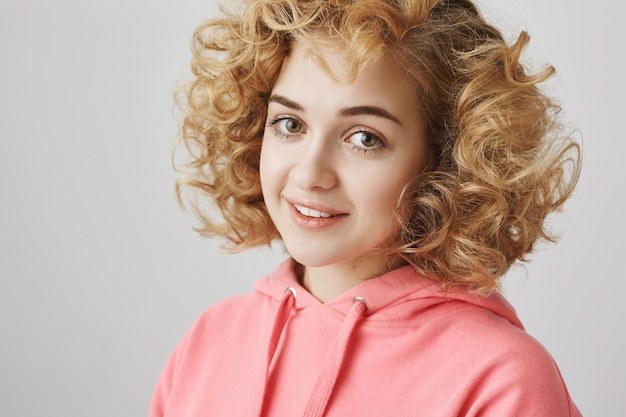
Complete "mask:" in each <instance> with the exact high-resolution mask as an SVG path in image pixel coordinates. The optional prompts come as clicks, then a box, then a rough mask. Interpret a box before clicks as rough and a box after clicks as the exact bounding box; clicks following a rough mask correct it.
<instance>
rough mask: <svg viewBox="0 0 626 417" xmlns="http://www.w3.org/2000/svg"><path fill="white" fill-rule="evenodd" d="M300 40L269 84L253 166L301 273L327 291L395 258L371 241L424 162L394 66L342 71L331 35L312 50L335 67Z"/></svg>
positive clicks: (412, 110)
mask: <svg viewBox="0 0 626 417" xmlns="http://www.w3.org/2000/svg"><path fill="white" fill-rule="evenodd" d="M309 46H310V43H309V41H296V42H294V44H293V45H292V50H291V53H290V55H289V56H288V57H287V58H286V59H285V61H284V63H283V66H282V69H281V72H280V75H279V77H278V79H277V81H276V84H275V86H274V89H273V90H272V95H271V98H270V100H269V105H268V116H267V125H266V128H265V133H264V137H263V146H262V151H261V167H260V174H261V185H262V189H263V196H264V199H265V203H266V205H267V209H268V211H269V214H270V216H271V218H272V221H273V222H274V223H275V225H276V227H277V229H278V231H279V232H280V235H281V237H282V239H283V242H284V244H285V247H286V248H287V251H288V252H289V254H290V255H291V256H292V257H293V258H294V259H295V260H296V261H297V262H298V263H300V264H301V265H303V270H302V276H301V281H302V282H303V284H304V286H305V287H306V288H307V289H308V290H309V291H310V292H311V293H312V294H313V295H315V296H316V297H317V298H318V299H320V300H321V301H327V300H330V299H332V298H334V297H335V296H337V295H339V294H341V293H342V292H343V291H345V290H347V289H348V288H350V287H352V286H354V285H356V284H358V283H359V282H361V281H363V280H366V279H368V278H371V277H374V276H377V275H380V274H381V273H384V272H386V271H388V270H389V269H391V268H394V267H397V266H398V262H394V261H393V260H389V259H387V257H385V256H384V255H382V254H381V253H380V252H377V249H380V248H384V247H386V246H387V245H388V244H389V242H390V241H391V239H392V238H393V237H394V235H395V234H396V233H397V227H396V226H394V221H393V211H394V209H395V207H396V206H397V201H398V197H399V196H400V194H401V192H402V190H403V188H404V186H405V185H406V184H407V182H408V181H410V180H411V179H412V178H414V177H415V176H416V175H417V174H419V173H420V172H422V170H423V169H424V168H425V167H426V165H427V163H428V149H427V145H426V139H425V137H424V130H425V129H424V121H423V115H422V113H421V111H420V109H419V107H418V100H417V96H416V93H415V92H414V89H412V88H411V83H410V82H409V81H408V80H407V79H406V75H405V73H404V72H403V71H402V70H401V68H400V67H399V66H397V65H396V64H395V63H394V62H392V61H391V60H389V59H387V58H386V57H383V58H381V59H380V60H378V61H375V62H373V63H370V64H368V65H367V66H365V67H364V68H363V69H362V70H361V71H360V72H359V73H358V75H357V77H356V79H354V80H353V81H350V82H347V81H342V80H345V77H342V75H345V73H346V71H347V68H346V61H345V58H344V57H343V56H342V54H341V53H340V52H333V51H332V49H331V48H328V46H332V43H330V44H325V47H323V48H322V50H321V57H322V58H323V59H324V60H325V61H326V62H327V63H328V66H329V68H332V70H333V73H334V75H336V77H333V76H331V75H330V74H329V73H328V72H327V71H326V70H324V69H323V68H322V67H320V65H318V63H317V61H316V60H314V59H313V58H312V57H311V56H310V55H309V54H308V53H307V48H308V47H309ZM316 46H318V47H319V46H320V44H319V43H317V44H316ZM298 208H299V209H300V210H298ZM329 215H330V217H329Z"/></svg>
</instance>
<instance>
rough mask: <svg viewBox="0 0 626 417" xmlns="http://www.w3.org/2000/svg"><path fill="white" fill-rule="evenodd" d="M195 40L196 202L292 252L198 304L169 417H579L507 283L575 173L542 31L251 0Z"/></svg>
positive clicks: (472, 12)
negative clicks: (534, 69) (526, 57)
mask: <svg viewBox="0 0 626 417" xmlns="http://www.w3.org/2000/svg"><path fill="white" fill-rule="evenodd" d="M195 41H196V42H195V48H194V62H193V70H194V74H195V76H196V77H195V80H194V81H193V83H192V84H191V85H190V86H189V89H188V94H187V101H188V112H187V115H186V119H185V122H184V126H183V130H182V135H183V141H184V143H185V144H186V146H187V149H188V150H189V155H190V160H189V162H188V164H187V165H186V167H185V169H184V173H183V176H182V177H181V179H180V181H179V193H180V196H181V199H182V200H183V201H184V202H191V203H192V204H191V206H192V208H195V212H196V214H197V215H198V218H199V219H200V221H201V225H200V227H199V229H200V232H201V233H203V234H206V235H218V236H222V237H225V238H226V239H227V240H228V241H229V242H230V243H231V248H232V249H234V250H242V249H245V248H249V247H254V246H259V245H266V244H270V243H271V242H273V241H276V240H280V241H281V242H282V244H283V245H284V247H285V249H286V251H287V252H288V254H289V259H288V260H286V261H285V262H284V263H283V264H282V265H280V266H279V267H278V269H277V270H276V271H275V272H274V273H272V274H271V275H269V276H267V277H265V278H263V279H261V280H260V281H259V282H258V284H257V286H256V291H255V292H254V293H253V294H249V295H244V296H240V297H236V298H233V299H229V300H225V301H223V302H220V303H218V304H216V305H214V306H212V307H210V308H209V309H208V310H206V311H205V312H204V313H203V314H202V315H201V316H200V318H199V319H198V320H197V322H196V323H195V324H194V325H193V326H192V327H191V329H190V330H189V331H188V332H187V334H186V335H185V337H184V338H183V340H182V341H181V342H180V343H179V345H178V346H177V347H176V349H175V351H174V353H173V355H172V357H171V359H170V361H169V362H168V364H167V366H166V368H165V369H164V371H163V374H162V376H161V378H160V379H159V381H158V384H157V387H156V390H155V394H154V398H153V403H152V407H151V411H150V416H151V417H157V416H176V417H180V416H186V417H193V416H226V415H228V416H253V415H256V416H306V417H312V416H428V417H435V416H497V417H501V416H510V415H515V416H533V417H537V416H550V417H556V416H578V415H580V413H579V412H578V410H577V409H576V406H575V405H574V404H573V402H572V400H571V399H570V397H569V395H568V392H567V389H566V387H565V384H564V382H563V380H562V378H561V376H560V374H559V371H558V368H557V366H556V365H555V363H554V361H553V359H552V358H551V357H550V355H549V354H548V353H547V352H546V350H545V349H544V348H543V347H542V346H541V345H540V344H539V343H538V342H537V341H535V340H534V339H533V338H532V337H531V336H529V335H528V334H526V333H525V332H524V329H523V326H522V324H521V323H520V321H519V319H518V318H517V316H516V315H515V312H514V310H513V308H512V307H511V306H510V305H509V304H508V303H507V302H506V301H505V300H504V298H503V297H502V296H501V295H500V294H499V293H498V283H499V278H500V277H502V276H503V274H504V273H505V272H506V271H507V269H508V268H509V267H510V265H511V264H512V263H513V262H515V261H516V260H523V259H524V256H525V255H526V254H527V253H528V252H529V251H531V249H532V247H533V244H534V242H535V241H536V240H537V239H540V238H548V239H549V238H550V236H548V234H547V233H546V230H545V228H544V219H545V218H546V216H547V215H548V214H549V213H551V212H552V211H554V210H555V209H557V208H559V207H560V206H561V205H562V204H563V203H564V201H565V200H566V199H567V198H568V197H569V195H570V194H571V192H572V189H573V187H574V184H575V182H576V178H577V172H578V146H577V145H576V144H575V143H574V142H573V141H572V140H571V139H570V138H568V137H567V136H566V135H565V136H563V135H560V130H559V125H558V121H557V120H556V119H555V115H556V113H557V111H558V108H557V107H556V106H555V105H554V103H553V102H552V101H551V100H550V99H549V98H548V97H546V96H545V95H544V94H542V92H541V91H540V90H539V89H538V87H537V84H538V83H540V82H542V81H544V80H545V79H547V78H548V77H549V76H550V75H551V74H552V72H553V69H552V68H548V69H546V70H545V71H543V72H541V73H538V74H529V73H527V71H526V70H525V69H524V68H523V67H522V66H521V65H520V64H519V59H520V55H521V52H522V49H523V47H524V45H525V44H526V43H527V41H528V37H527V35H526V34H524V33H523V34H521V35H520V37H519V39H518V41H517V42H516V43H515V44H513V45H511V46H508V45H507V44H506V43H505V42H504V40H503V38H502V36H501V34H500V33H499V32H498V30H497V29H495V28H494V27H492V26H490V25H489V24H487V23H486V22H485V20H484V19H483V18H482V17H481V16H480V14H479V13H478V11H477V10H476V8H475V6H474V5H473V4H472V3H471V2H470V1H468V0H459V1H434V0H353V1H346V0H343V1H340V0H319V1H316V0H309V1H304V0H251V1H247V2H246V4H245V7H244V8H243V9H242V10H240V11H239V12H238V13H233V14H228V13H226V14H225V17H223V18H220V19H215V20H210V21H208V22H206V23H204V24H203V25H202V26H201V27H200V28H199V29H198V30H197V32H196V37H195ZM190 191H191V192H192V194H188V192H190ZM189 195H192V197H193V198H188V197H189ZM204 199H209V200H210V201H213V202H214V203H215V205H216V206H217V208H218V209H219V212H220V213H221V219H214V218H211V217H210V216H209V213H208V212H207V211H206V210H207V209H206V204H205V203H204Z"/></svg>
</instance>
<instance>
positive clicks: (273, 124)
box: [266, 116, 302, 140]
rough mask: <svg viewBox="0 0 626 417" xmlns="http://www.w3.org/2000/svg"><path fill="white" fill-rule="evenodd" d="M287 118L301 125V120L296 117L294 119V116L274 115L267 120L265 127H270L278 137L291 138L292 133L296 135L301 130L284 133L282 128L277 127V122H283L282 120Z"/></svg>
mask: <svg viewBox="0 0 626 417" xmlns="http://www.w3.org/2000/svg"><path fill="white" fill-rule="evenodd" d="M287 120H293V121H295V122H297V123H298V124H299V125H300V126H301V127H302V122H301V121H300V120H298V119H296V118H295V117H291V116H278V117H275V118H274V119H272V120H270V121H269V122H267V125H266V126H267V127H269V128H270V129H272V132H273V133H274V134H275V135H276V136H278V137H279V138H280V139H283V140H286V139H289V138H291V137H292V136H294V135H298V134H300V133H301V132H297V133H285V132H284V131H283V130H282V129H280V128H279V123H280V122H283V121H287Z"/></svg>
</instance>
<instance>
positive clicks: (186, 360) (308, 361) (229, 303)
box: [149, 260, 581, 417]
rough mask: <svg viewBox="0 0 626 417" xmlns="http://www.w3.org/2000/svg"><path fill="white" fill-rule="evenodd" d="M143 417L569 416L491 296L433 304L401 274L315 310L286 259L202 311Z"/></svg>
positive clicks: (538, 354) (415, 279) (548, 362)
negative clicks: (248, 287) (251, 287)
mask: <svg viewBox="0 0 626 417" xmlns="http://www.w3.org/2000/svg"><path fill="white" fill-rule="evenodd" d="M149 415H150V417H215V416H224V417H225V416H229V417H230V416H237V417H243V416H246V417H247V416H262V417H270V416H274V417H296V416H303V417H313V416H316V417H317V416H327V417H334V416H336V417H347V416H377V417H382V416H384V417H387V416H411V417H414V416H426V417H444V416H450V417H452V416H455V417H456V416H494V417H503V416H519V417H522V416H529V417H530V416H532V417H542V416H545V417H548V416H549V417H560V416H580V415H581V414H580V412H579V411H578V410H577V408H576V406H575V405H574V404H573V402H572V400H571V399H570V397H569V395H568V392H567V389H566V387H565V384H564V382H563V380H562V378H561V375H560V374H559V370H558V368H557V366H556V364H555V363H554V361H553V359H552V358H551V357H550V355H549V354H548V353H547V352H546V350H545V349H544V348H543V347H542V346H541V345H540V344H539V343H538V342H537V341H536V340H535V339H533V338H532V337H530V336H529V335H528V334H527V333H526V332H524V330H523V327H522V324H521V323H520V321H519V319H518V318H517V316H516V315H515V311H514V310H513V308H512V307H511V306H510V305H509V304H508V303H507V302H506V300H504V298H502V297H501V296H499V295H494V296H492V297H489V298H481V297H478V296H474V295H471V294H469V293H467V292H461V291H457V292H451V293H443V292H441V291H440V290H439V285H438V284H437V283H435V282H433V281H430V280H428V279H426V278H424V277H422V276H420V275H418V274H416V273H415V272H414V270H413V269H412V268H411V267H408V266H407V267H403V268H399V269H396V270H394V271H391V272H389V273H387V274H385V275H382V276H380V277H377V278H373V279H370V280H368V281H365V282H363V283H362V284H359V285H357V286H355V287H353V288H352V289H350V290H349V291H347V292H346V293H344V294H343V295H341V296H339V297H337V298H336V299H334V300H331V301H329V302H327V303H321V302H320V301H318V300H317V299H315V298H314V297H313V296H312V295H311V294H310V293H308V292H307V291H306V290H305V289H304V288H302V287H301V286H300V285H299V284H298V281H297V279H296V276H295V273H294V262H293V261H291V260H288V261H286V262H284V263H283V264H282V265H280V267H279V268H278V269H277V270H276V271H275V272H274V273H272V274H271V275H269V276H267V277H265V278H264V279H262V280H261V281H259V282H258V284H257V286H256V292H255V293H254V294H250V295H244V296H240V297H236V298H233V299H229V300H225V301H222V302H220V303H218V304H216V305H214V306H213V307H211V308H209V309H208V310H206V311H205V312H204V313H203V314H202V315H201V316H200V317H199V319H198V320H197V321H196V323H195V324H194V325H193V326H192V327H191V329H189V331H188V332H187V334H186V335H185V337H184V338H183V339H182V340H181V342H180V343H179V344H178V346H177V347H176V349H175V351H174V353H173V354H172V356H171V358H170V360H169V362H168V364H167V366H166V367H165V369H164V371H163V373H162V375H161V377H160V379H159V381H158V383H157V386H156V389H155V392H154V397H153V401H152V405H151V408H150V414H149Z"/></svg>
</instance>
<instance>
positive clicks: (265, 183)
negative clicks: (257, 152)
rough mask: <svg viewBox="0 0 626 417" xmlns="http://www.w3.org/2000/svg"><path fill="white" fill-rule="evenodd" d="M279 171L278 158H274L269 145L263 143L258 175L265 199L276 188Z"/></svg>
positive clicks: (274, 155)
mask: <svg viewBox="0 0 626 417" xmlns="http://www.w3.org/2000/svg"><path fill="white" fill-rule="evenodd" d="M280 171H281V164H280V158H277V157H276V152H275V151H273V150H272V146H271V144H267V143H266V142H265V141H264V142H263V144H262V146H261V157H260V160H259V175H260V177H261V190H262V192H263V196H264V197H265V198H266V199H267V197H268V196H269V195H270V193H271V192H272V190H273V189H274V188H275V187H276V186H277V182H278V180H279V177H280Z"/></svg>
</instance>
